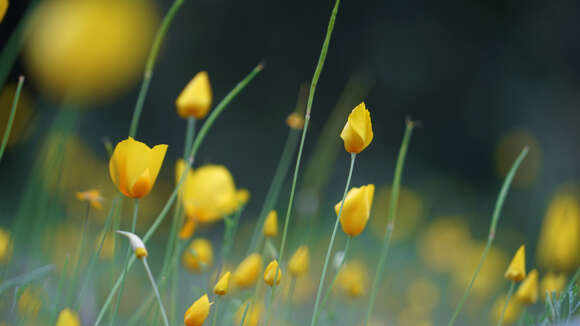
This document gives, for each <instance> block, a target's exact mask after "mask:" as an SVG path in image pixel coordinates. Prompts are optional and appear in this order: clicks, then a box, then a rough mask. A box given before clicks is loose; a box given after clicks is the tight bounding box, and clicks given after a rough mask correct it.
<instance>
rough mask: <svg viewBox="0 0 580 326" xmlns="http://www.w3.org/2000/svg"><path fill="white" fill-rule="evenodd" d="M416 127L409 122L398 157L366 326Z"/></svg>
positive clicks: (385, 254) (393, 226)
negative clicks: (408, 150)
mask: <svg viewBox="0 0 580 326" xmlns="http://www.w3.org/2000/svg"><path fill="white" fill-rule="evenodd" d="M414 127H415V123H414V122H413V121H411V120H407V122H406V127H405V134H404V135H403V141H402V142H401V148H400V149H399V156H398V157H397V164H396V166H395V175H394V177H393V187H392V190H391V202H390V205H389V215H388V216H387V229H386V233H385V237H384V239H383V246H382V249H381V254H380V256H379V262H378V263H377V269H376V271H375V277H374V279H373V285H372V286H371V294H370V297H369V305H368V307H367V312H366V315H365V323H364V325H365V326H367V325H368V323H369V320H370V318H371V315H372V314H373V309H374V306H375V300H376V298H377V293H378V290H379V285H380V283H381V280H382V278H383V273H384V270H385V263H386V261H387V254H388V253H389V246H390V243H391V237H392V234H393V230H394V228H395V221H396V219H397V206H398V204H399V191H400V189H401V179H402V178H403V167H404V166H405V158H406V157H407V149H408V148H409V142H410V141H411V135H412V134H413V128H414Z"/></svg>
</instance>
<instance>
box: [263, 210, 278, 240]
mask: <svg viewBox="0 0 580 326" xmlns="http://www.w3.org/2000/svg"><path fill="white" fill-rule="evenodd" d="M262 231H263V232H264V236H265V237H275V236H277V235H278V213H276V211H275V210H271V211H270V213H268V217H266V220H265V221H264V227H263V228H262Z"/></svg>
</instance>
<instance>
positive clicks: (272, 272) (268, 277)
mask: <svg viewBox="0 0 580 326" xmlns="http://www.w3.org/2000/svg"><path fill="white" fill-rule="evenodd" d="M276 272H277V273H276ZM281 279H282V270H281V269H280V266H279V265H278V261H277V260H275V259H274V260H272V261H271V262H270V263H269V264H268V266H266V270H265V271H264V282H266V284H268V285H269V286H274V282H276V284H280V280H281Z"/></svg>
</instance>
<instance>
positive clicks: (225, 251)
mask: <svg viewBox="0 0 580 326" xmlns="http://www.w3.org/2000/svg"><path fill="white" fill-rule="evenodd" d="M244 208H245V207H241V208H240V209H238V211H237V212H236V214H235V215H234V217H233V218H231V217H229V216H227V217H225V218H224V223H225V226H224V237H223V240H222V248H221V252H222V254H221V258H220V261H219V265H218V268H217V273H216V274H215V279H214V283H217V281H218V280H219V277H220V275H221V273H222V269H223V267H224V263H225V262H226V260H227V259H228V257H229V255H230V252H231V250H232V245H233V244H234V239H235V236H236V233H237V232H238V224H239V222H240V217H241V216H242V212H243V211H244Z"/></svg>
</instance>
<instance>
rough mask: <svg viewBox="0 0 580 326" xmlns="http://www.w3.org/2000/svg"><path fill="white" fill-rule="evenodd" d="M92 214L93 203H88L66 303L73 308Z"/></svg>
mask: <svg viewBox="0 0 580 326" xmlns="http://www.w3.org/2000/svg"><path fill="white" fill-rule="evenodd" d="M90 214H91V203H87V213H86V214H85V219H84V221H83V230H82V231H81V239H80V244H79V247H78V249H77V255H76V262H75V267H74V269H73V274H72V282H71V285H70V289H69V293H68V295H67V298H66V299H65V301H64V302H65V304H67V305H69V306H72V304H73V302H71V300H72V296H73V294H74V291H75V290H76V286H77V283H78V278H79V269H80V265H81V260H82V257H84V255H83V252H84V251H85V237H86V236H87V233H88V230H87V229H88V227H89V217H90Z"/></svg>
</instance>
